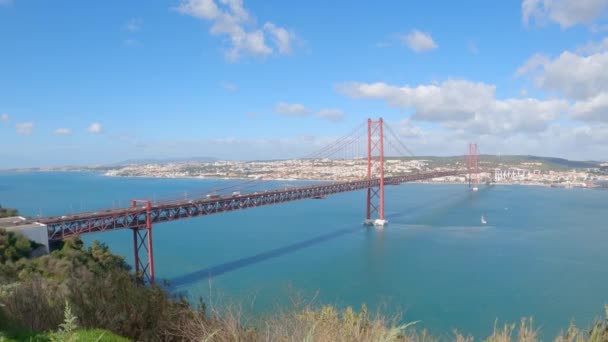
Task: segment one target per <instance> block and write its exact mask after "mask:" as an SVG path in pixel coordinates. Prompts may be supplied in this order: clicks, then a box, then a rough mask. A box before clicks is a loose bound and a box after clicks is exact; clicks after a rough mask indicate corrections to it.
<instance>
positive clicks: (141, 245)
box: [131, 200, 154, 285]
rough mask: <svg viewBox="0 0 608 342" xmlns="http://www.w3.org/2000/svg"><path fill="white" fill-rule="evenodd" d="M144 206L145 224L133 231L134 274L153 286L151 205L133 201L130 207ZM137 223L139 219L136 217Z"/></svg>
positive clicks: (146, 201)
mask: <svg viewBox="0 0 608 342" xmlns="http://www.w3.org/2000/svg"><path fill="white" fill-rule="evenodd" d="M141 204H143V205H144V208H145V209H146V212H145V215H146V217H145V222H144V223H143V224H141V225H138V226H136V227H134V228H131V229H132V230H133V250H134V252H135V274H136V275H137V276H138V277H141V278H142V279H143V280H144V281H145V282H146V281H147V282H148V283H149V284H150V285H154V252H153V250H152V217H151V216H152V213H151V212H152V203H150V201H148V200H133V201H131V207H133V208H135V207H137V206H138V205H141ZM136 220H138V223H139V221H140V218H139V217H137V218H136Z"/></svg>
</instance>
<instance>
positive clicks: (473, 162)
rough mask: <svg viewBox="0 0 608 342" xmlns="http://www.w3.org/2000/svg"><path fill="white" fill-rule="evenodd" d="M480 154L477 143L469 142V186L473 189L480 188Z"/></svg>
mask: <svg viewBox="0 0 608 342" xmlns="http://www.w3.org/2000/svg"><path fill="white" fill-rule="evenodd" d="M478 161H479V155H478V153H477V144H476V143H474V144H469V154H468V156H467V169H468V171H469V188H470V189H471V190H472V191H477V190H478V189H479V165H478Z"/></svg>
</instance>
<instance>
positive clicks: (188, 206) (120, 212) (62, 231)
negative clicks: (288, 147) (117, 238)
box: [38, 118, 479, 284]
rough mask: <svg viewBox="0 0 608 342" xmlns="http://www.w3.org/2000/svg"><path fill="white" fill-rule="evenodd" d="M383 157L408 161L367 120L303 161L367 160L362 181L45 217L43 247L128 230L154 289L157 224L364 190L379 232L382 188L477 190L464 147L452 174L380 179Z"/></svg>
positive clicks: (473, 160) (395, 141)
mask: <svg viewBox="0 0 608 342" xmlns="http://www.w3.org/2000/svg"><path fill="white" fill-rule="evenodd" d="M387 151H390V152H391V154H392V155H393V156H394V155H409V156H413V154H412V153H411V151H410V150H409V149H408V148H407V147H406V146H405V144H403V143H402V142H401V141H400V140H399V138H398V135H397V134H395V132H394V131H393V130H392V129H391V128H390V126H388V125H386V123H385V122H384V121H383V120H382V118H380V119H378V120H372V119H368V120H367V124H365V123H363V124H362V125H360V126H359V127H357V128H356V129H355V130H354V131H353V132H351V133H350V134H349V135H347V136H344V137H342V138H340V139H337V140H336V141H335V142H333V143H332V144H329V145H327V146H325V147H323V148H322V149H320V150H318V151H316V152H315V153H312V154H310V155H308V156H307V157H306V159H311V160H318V159H327V158H333V159H340V158H341V159H352V158H359V159H360V158H367V163H366V170H365V171H366V177H364V178H363V179H358V180H350V181H341V182H332V183H324V184H315V185H308V186H299V187H292V188H286V189H277V190H269V191H264V192H249V193H240V192H233V193H232V194H228V195H224V196H222V195H219V194H215V193H214V194H209V193H207V194H206V195H205V194H203V195H199V196H193V197H192V198H184V199H180V200H165V201H162V200H161V201H155V202H152V201H149V200H143V199H137V200H133V201H131V206H130V207H128V208H121V209H105V210H98V211H95V212H84V213H73V214H66V215H62V216H58V217H45V218H41V219H39V220H38V222H40V223H43V224H45V225H46V226H47V229H48V238H49V241H61V240H64V239H66V238H68V237H70V236H74V235H80V234H88V233H95V232H103V231H108V230H116V229H131V230H132V231H133V251H134V257H135V261H134V265H135V272H136V274H138V275H140V276H142V277H143V278H144V280H146V281H147V282H149V283H151V284H154V281H155V279H154V278H155V270H154V252H153V239H152V231H153V229H152V227H153V225H154V224H157V223H163V222H169V221H175V220H180V219H186V218H192V217H198V216H206V215H213V214H218V213H224V212H229V211H235V210H243V209H248V208H255V207H260V206H269V205H275V204H280V203H285V202H290V201H298V200H303V199H310V198H324V197H325V196H329V195H333V194H338V193H343V192H350V191H357V190H364V191H366V214H365V217H366V219H365V223H366V224H368V225H374V226H380V227H381V226H384V225H385V224H386V223H387V220H386V218H385V216H384V208H385V200H384V186H385V185H398V184H401V183H406V182H413V181H422V180H428V179H433V178H440V177H447V176H457V175H464V174H468V180H469V186H470V187H471V188H472V189H473V190H476V189H477V182H478V173H479V168H478V155H477V145H476V144H470V145H469V153H468V156H467V163H466V165H467V167H466V168H464V167H463V168H461V169H455V170H441V171H426V172H409V173H403V174H394V173H391V174H387V175H385V154H386V152H387ZM363 160H365V159H363ZM262 181H263V180H261V179H255V180H249V181H245V182H242V183H240V184H237V185H234V186H231V187H229V188H238V187H239V186H241V187H243V188H245V187H250V186H251V185H252V184H253V185H255V184H256V183H258V182H262ZM225 189H228V188H225ZM225 189H224V190H225Z"/></svg>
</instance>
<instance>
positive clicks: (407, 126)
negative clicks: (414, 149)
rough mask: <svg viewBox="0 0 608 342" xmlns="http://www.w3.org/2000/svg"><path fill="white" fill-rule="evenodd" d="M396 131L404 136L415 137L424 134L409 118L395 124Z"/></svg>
mask: <svg viewBox="0 0 608 342" xmlns="http://www.w3.org/2000/svg"><path fill="white" fill-rule="evenodd" d="M397 133H398V134H399V135H401V136H402V137H405V138H417V137H420V136H422V135H423V134H426V133H425V132H423V131H422V129H421V128H420V127H418V126H416V125H414V124H413V123H412V120H411V119H410V118H407V119H403V120H401V121H400V122H399V123H398V124H397Z"/></svg>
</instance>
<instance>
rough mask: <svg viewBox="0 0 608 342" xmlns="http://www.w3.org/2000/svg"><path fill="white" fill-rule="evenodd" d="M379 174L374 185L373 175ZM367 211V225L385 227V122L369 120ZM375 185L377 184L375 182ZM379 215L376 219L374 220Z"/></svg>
mask: <svg viewBox="0 0 608 342" xmlns="http://www.w3.org/2000/svg"><path fill="white" fill-rule="evenodd" d="M375 169H377V172H378V173H379V175H378V178H379V182H378V184H373V183H372V178H373V177H372V173H373V172H374V171H376V170H375ZM367 180H368V181H369V186H368V188H367V211H366V217H365V218H366V219H365V224H366V225H373V226H376V227H384V225H386V224H387V223H388V221H387V220H386V219H385V218H384V121H383V120H382V118H380V119H378V120H376V121H374V120H372V119H367ZM374 183H375V182H374ZM373 215H377V218H376V219H372V216H373Z"/></svg>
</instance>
